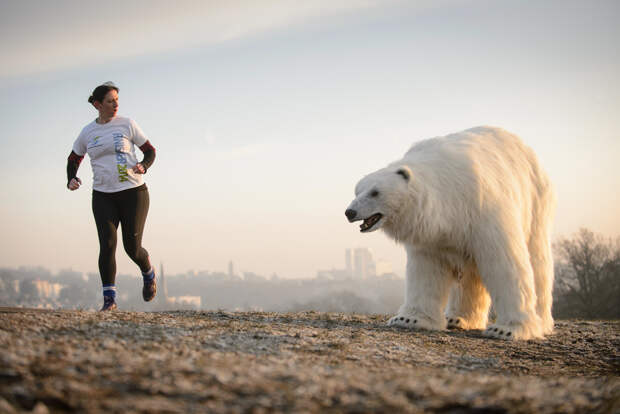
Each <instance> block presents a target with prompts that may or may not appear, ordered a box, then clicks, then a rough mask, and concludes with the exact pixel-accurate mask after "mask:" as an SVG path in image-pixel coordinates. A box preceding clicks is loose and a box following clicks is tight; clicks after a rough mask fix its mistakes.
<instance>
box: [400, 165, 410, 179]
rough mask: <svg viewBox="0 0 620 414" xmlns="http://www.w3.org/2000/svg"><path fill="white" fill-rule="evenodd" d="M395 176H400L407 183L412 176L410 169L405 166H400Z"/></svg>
mask: <svg viewBox="0 0 620 414" xmlns="http://www.w3.org/2000/svg"><path fill="white" fill-rule="evenodd" d="M396 174H398V175H400V176H402V177H403V178H404V179H405V180H407V181H409V180H410V179H411V176H412V175H413V173H412V172H411V169H410V168H409V167H407V166H406V165H402V166H400V167H399V168H398V170H396Z"/></svg>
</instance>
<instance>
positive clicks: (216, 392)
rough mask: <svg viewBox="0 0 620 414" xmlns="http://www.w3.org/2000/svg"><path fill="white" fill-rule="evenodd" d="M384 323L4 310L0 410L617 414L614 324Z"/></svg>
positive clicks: (313, 316)
mask: <svg viewBox="0 0 620 414" xmlns="http://www.w3.org/2000/svg"><path fill="white" fill-rule="evenodd" d="M386 319H387V317H386V316H380V315H379V316H366V315H348V314H325V313H318V312H303V313H261V312H251V313H226V312H193V311H179V312H161V313H140V312H114V313H107V314H102V313H95V312H83V311H40V310H32V309H15V308H0V347H1V349H2V353H1V356H0V412H2V413H4V412H7V413H11V412H24V411H25V412H31V411H35V412H37V413H45V412H119V413H120V412H122V413H129V412H149V413H152V412H170V413H176V412H178V413H187V412H207V411H209V412H240V413H241V412H257V413H259V412H386V413H387V412H412V413H417V412H432V413H465V412H476V413H504V412H506V413H530V412H536V413H552V412H557V413H560V412H561V413H583V412H600V413H613V412H616V413H618V412H620V376H619V373H620V355H619V349H620V322H618V321H605V322H600V321H594V322H591V321H588V322H586V321H559V322H557V323H556V331H555V333H554V334H553V335H552V336H550V337H548V338H547V339H546V340H540V341H539V340H536V341H527V342H505V341H500V340H488V339H484V338H482V336H481V335H480V332H476V331H470V332H462V331H456V332H435V333H432V332H424V331H404V330H395V329H393V328H387V327H385V326H384V321H385V320H386Z"/></svg>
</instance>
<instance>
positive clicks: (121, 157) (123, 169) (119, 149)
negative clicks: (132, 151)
mask: <svg viewBox="0 0 620 414" xmlns="http://www.w3.org/2000/svg"><path fill="white" fill-rule="evenodd" d="M112 137H113V138H114V150H115V151H116V169H117V170H118V181H119V182H121V183H122V182H125V181H129V174H128V173H127V156H126V155H125V152H124V151H123V150H124V147H125V145H124V143H123V134H119V133H113V134H112Z"/></svg>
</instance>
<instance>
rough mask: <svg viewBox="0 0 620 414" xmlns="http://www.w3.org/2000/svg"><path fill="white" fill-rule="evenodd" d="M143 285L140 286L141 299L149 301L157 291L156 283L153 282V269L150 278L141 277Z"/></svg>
mask: <svg viewBox="0 0 620 414" xmlns="http://www.w3.org/2000/svg"><path fill="white" fill-rule="evenodd" d="M143 281H144V285H143V286H142V299H144V301H145V302H150V301H152V300H153V298H154V297H155V294H156V293H157V283H156V282H155V271H154V270H153V277H152V278H151V279H148V280H147V279H143Z"/></svg>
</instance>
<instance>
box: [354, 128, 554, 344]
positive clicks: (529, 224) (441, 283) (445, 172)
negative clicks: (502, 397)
mask: <svg viewBox="0 0 620 414" xmlns="http://www.w3.org/2000/svg"><path fill="white" fill-rule="evenodd" d="M554 209H555V198H554V193H553V189H552V186H551V183H550V180H549V178H548V177H547V175H546V174H545V172H544V171H543V170H542V168H541V166H540V164H539V162H538V160H537V158H536V155H535V154H534V152H533V151H532V150H531V149H530V148H529V147H527V146H526V145H524V144H523V142H522V141H521V140H520V139H519V138H518V137H517V136H515V135H513V134H511V133H509V132H507V131H505V130H503V129H500V128H494V127H486V126H483V127H476V128H472V129H468V130H466V131H463V132H459V133H455V134H451V135H448V136H445V137H437V138H431V139H427V140H424V141H421V142H419V143H417V144H415V145H414V146H413V147H411V149H410V150H409V151H408V152H407V153H406V154H405V156H404V157H403V158H402V159H400V160H398V161H396V162H394V163H392V164H390V165H388V166H387V167H385V168H382V169H380V170H378V171H375V172H373V173H371V174H369V175H367V176H365V177H363V178H362V179H361V180H360V181H359V183H358V184H357V186H356V188H355V199H354V200H353V201H352V202H351V204H350V205H349V207H348V208H347V210H346V212H345V214H346V216H347V218H348V220H349V222H354V221H358V220H363V222H362V224H361V226H360V229H361V232H363V233H366V232H371V231H375V230H378V229H382V230H383V231H384V232H385V233H386V234H387V235H388V236H389V237H392V238H393V239H395V240H396V241H397V242H399V243H402V244H403V245H404V246H405V250H406V252H407V276H406V283H405V302H404V304H403V305H402V306H401V307H400V310H399V311H398V314H397V315H396V316H394V317H393V318H391V319H390V320H389V322H388V324H389V325H391V326H399V327H404V328H422V329H429V330H441V329H445V328H446V327H448V328H462V329H482V330H484V329H485V328H486V330H484V335H485V336H489V337H494V338H502V339H529V338H542V337H543V336H544V335H545V334H548V333H550V332H552V330H553V317H552V316H551V304H552V296H551V295H552V288H553V258H552V254H551V241H550V236H551V226H552V222H553V212H554ZM491 303H492V304H493V307H494V310H495V313H496V315H497V319H496V321H495V323H493V324H491V325H489V326H488V327H487V319H488V314H489V308H490V306H491Z"/></svg>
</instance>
